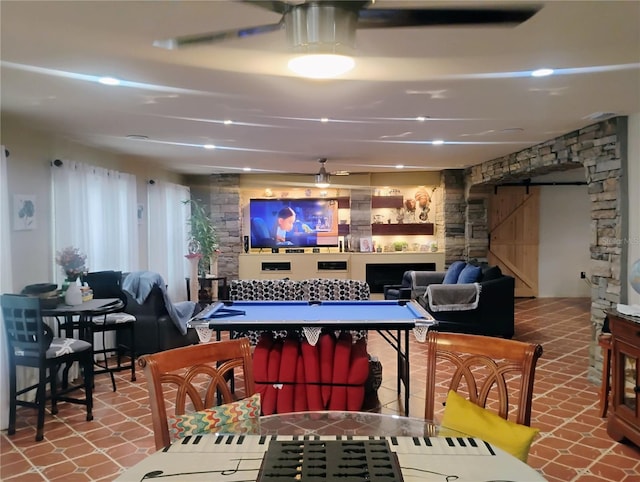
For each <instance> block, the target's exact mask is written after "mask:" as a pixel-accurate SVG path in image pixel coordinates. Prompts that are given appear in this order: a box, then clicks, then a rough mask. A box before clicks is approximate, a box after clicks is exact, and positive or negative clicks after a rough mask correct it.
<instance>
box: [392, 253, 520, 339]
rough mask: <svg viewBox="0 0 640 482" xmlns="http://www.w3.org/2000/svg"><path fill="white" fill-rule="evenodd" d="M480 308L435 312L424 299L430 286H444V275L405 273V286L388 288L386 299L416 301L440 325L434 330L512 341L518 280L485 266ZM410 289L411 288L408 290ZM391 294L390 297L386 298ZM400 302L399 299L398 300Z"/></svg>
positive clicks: (403, 284)
mask: <svg viewBox="0 0 640 482" xmlns="http://www.w3.org/2000/svg"><path fill="white" fill-rule="evenodd" d="M482 273H483V276H484V275H486V278H485V279H483V278H482V277H481V278H480V279H479V280H478V281H477V282H478V283H479V285H480V297H479V300H478V306H477V308H475V309H472V310H464V311H433V310H431V309H430V307H429V303H428V300H427V299H426V298H425V291H426V289H427V286H429V285H430V284H442V281H443V280H444V277H445V274H446V272H445V271H415V272H406V273H405V274H404V276H403V283H402V285H398V286H388V287H386V289H385V294H386V296H385V298H387V299H394V296H398V297H400V299H415V300H417V301H418V303H420V305H421V306H423V307H424V308H425V309H426V310H427V311H429V313H431V314H432V315H433V317H434V318H435V319H436V320H437V321H438V323H437V325H436V327H435V329H437V330H439V331H447V332H454V333H470V334H476V335H488V336H499V337H503V338H512V337H513V335H514V326H515V280H514V278H513V277H512V276H508V275H504V274H502V273H501V272H500V270H499V268H497V267H491V266H484V267H483V268H482ZM407 285H408V286H407ZM387 293H388V295H387ZM396 299H397V298H396Z"/></svg>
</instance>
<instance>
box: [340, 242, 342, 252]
mask: <svg viewBox="0 0 640 482" xmlns="http://www.w3.org/2000/svg"><path fill="white" fill-rule="evenodd" d="M340 252H341V253H342V241H340Z"/></svg>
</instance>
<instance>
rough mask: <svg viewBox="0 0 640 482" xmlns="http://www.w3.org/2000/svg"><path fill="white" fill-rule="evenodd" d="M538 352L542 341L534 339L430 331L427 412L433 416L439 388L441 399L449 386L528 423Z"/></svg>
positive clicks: (519, 422)
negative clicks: (534, 340) (534, 341)
mask: <svg viewBox="0 0 640 482" xmlns="http://www.w3.org/2000/svg"><path fill="white" fill-rule="evenodd" d="M541 355H542V346H540V345H538V344H534V343H525V342H521V341H516V340H509V339H505V338H494V337H489V336H481V335H468V334H461V333H445V332H438V331H429V333H428V337H427V377H426V388H427V391H426V394H427V395H426V405H425V418H426V419H428V420H433V419H434V408H435V403H436V398H437V397H438V396H439V393H442V397H443V398H442V400H443V401H444V399H445V397H446V395H447V394H448V392H449V390H453V391H455V392H456V393H458V394H460V395H462V396H464V397H465V398H467V399H468V400H470V401H471V402H473V403H475V404H476V405H478V406H480V407H483V408H488V409H489V410H491V411H494V412H497V414H498V415H500V417H502V418H504V419H506V420H511V421H513V422H515V423H518V424H522V425H527V426H529V425H530V423H531V401H532V397H533V381H534V375H535V370H536V363H537V361H538V358H540V356H541ZM443 374H446V377H445V376H444V375H443ZM510 411H511V413H512V416H511V417H510V416H509V414H510ZM514 412H515V416H513V413H514Z"/></svg>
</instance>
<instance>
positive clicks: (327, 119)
mask: <svg viewBox="0 0 640 482" xmlns="http://www.w3.org/2000/svg"><path fill="white" fill-rule="evenodd" d="M320 122H329V118H328V117H322V118H321V119H320Z"/></svg>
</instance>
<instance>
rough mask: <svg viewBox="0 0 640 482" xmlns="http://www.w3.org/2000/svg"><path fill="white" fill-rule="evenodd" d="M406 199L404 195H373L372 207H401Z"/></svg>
mask: <svg viewBox="0 0 640 482" xmlns="http://www.w3.org/2000/svg"><path fill="white" fill-rule="evenodd" d="M403 202H404V199H403V197H402V196H371V207H372V208H395V209H400V208H401V207H402V203H403Z"/></svg>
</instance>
